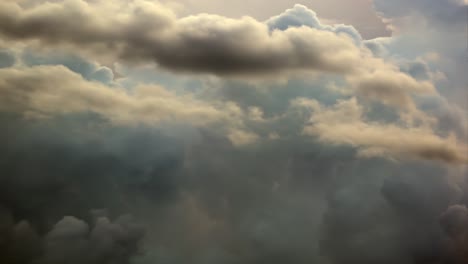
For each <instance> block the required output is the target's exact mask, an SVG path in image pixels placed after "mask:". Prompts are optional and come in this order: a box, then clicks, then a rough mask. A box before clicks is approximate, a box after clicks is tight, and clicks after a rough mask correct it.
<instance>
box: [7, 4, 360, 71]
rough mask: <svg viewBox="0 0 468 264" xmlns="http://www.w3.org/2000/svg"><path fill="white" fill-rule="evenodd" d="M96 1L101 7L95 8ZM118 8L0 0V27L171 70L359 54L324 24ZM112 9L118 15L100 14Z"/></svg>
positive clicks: (330, 61) (242, 67)
mask: <svg viewBox="0 0 468 264" xmlns="http://www.w3.org/2000/svg"><path fill="white" fill-rule="evenodd" d="M103 8H106V11H105V12H100V11H99V10H101V9H103ZM122 8H125V9H126V12H124V13H122V12H121V10H122V9H121V7H120V6H119V5H116V4H114V3H113V2H112V3H109V4H103V3H96V4H92V3H87V2H84V1H81V0H69V1H64V2H60V3H50V4H47V5H39V6H37V7H35V8H23V7H21V6H20V5H18V4H16V3H11V2H10V3H2V8H1V9H2V12H1V14H0V21H1V25H2V26H1V27H0V33H1V34H2V35H3V36H4V37H5V38H9V39H13V40H23V41H25V40H31V41H33V40H38V41H39V42H40V43H42V44H43V45H49V46H50V45H55V46H57V45H58V46H63V45H70V44H71V45H75V46H79V47H80V48H85V47H86V49H87V50H91V51H94V53H95V54H99V53H102V54H104V55H109V54H115V55H116V56H117V57H120V58H125V59H129V60H148V59H152V60H154V62H157V63H158V64H160V65H161V66H164V67H167V68H170V69H174V70H182V71H192V72H211V73H217V74H224V75H229V74H252V73H272V72H273V73H274V72H282V71H289V70H306V69H309V70H318V71H328V72H346V71H348V70H349V69H350V66H351V65H352V64H356V63H357V62H358V57H359V51H358V49H357V48H356V47H354V45H353V43H352V42H351V41H349V40H347V39H346V38H343V37H339V36H337V35H336V34H334V33H331V32H327V31H323V30H317V29H312V28H309V27H303V28H291V29H287V30H285V31H273V32H270V31H269V30H268V27H267V26H266V25H265V24H264V23H261V22H258V21H256V20H254V19H253V18H249V17H243V18H241V19H229V18H225V17H221V16H216V15H206V14H200V15H197V16H188V17H184V18H180V19H177V18H176V17H175V15H174V14H173V13H172V12H171V11H170V10H168V9H167V8H165V7H162V6H161V5H157V4H152V3H150V2H146V1H135V2H134V1H131V2H129V3H128V4H126V5H124V6H122ZM111 10H114V11H113V12H120V13H121V15H120V16H113V15H106V16H103V14H104V13H108V14H110V13H112V12H110V11H111ZM71 21H83V22H82V23H78V24H77V23H73V22H71ZM181 51H183V52H181Z"/></svg>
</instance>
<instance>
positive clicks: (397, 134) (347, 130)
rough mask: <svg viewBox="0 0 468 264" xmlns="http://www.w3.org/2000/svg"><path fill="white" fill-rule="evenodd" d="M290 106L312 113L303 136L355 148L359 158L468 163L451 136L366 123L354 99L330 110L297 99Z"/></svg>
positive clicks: (420, 128) (429, 130)
mask: <svg viewBox="0 0 468 264" xmlns="http://www.w3.org/2000/svg"><path fill="white" fill-rule="evenodd" d="M293 104H295V105H300V106H305V107H307V108H310V109H311V110H312V112H313V113H312V114H311V117H310V123H309V124H308V125H306V127H305V128H304V133H305V134H307V135H311V136H316V137H318V139H319V141H322V142H324V143H330V144H338V145H350V146H353V147H356V148H357V149H358V150H359V155H361V156H366V157H372V156H389V157H390V158H392V159H395V160H401V159H405V158H416V159H427V160H438V161H443V162H447V163H455V164H457V163H458V164H466V163H467V162H468V157H466V154H465V152H464V147H463V145H458V143H457V140H456V138H455V137H454V136H453V137H447V138H444V137H440V136H438V135H437V134H435V133H434V131H432V130H431V129H430V128H428V127H424V126H422V127H403V126H398V125H396V124H381V123H372V122H368V121H366V119H365V117H364V109H363V107H362V106H361V105H359V104H358V103H357V100H356V99H355V98H352V99H350V100H347V101H340V102H338V103H337V104H336V105H334V106H332V107H329V108H326V107H325V108H324V107H322V106H321V105H320V104H319V103H318V102H316V101H310V100H306V99H298V100H296V101H294V102H293ZM460 144H462V143H460Z"/></svg>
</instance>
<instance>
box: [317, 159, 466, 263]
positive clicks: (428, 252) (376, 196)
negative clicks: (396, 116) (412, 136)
mask: <svg viewBox="0 0 468 264" xmlns="http://www.w3.org/2000/svg"><path fill="white" fill-rule="evenodd" d="M371 163H374V164H369V163H367V164H364V163H362V162H361V164H359V165H358V166H359V167H362V168H366V169H367V170H368V171H370V172H372V171H373V172H374V174H372V173H367V174H363V175H354V177H353V178H352V180H349V181H350V182H349V183H348V184H343V182H344V181H346V180H345V179H341V180H340V181H339V182H341V184H340V185H338V186H337V188H336V190H335V191H334V194H333V195H331V197H330V200H329V208H328V211H327V212H326V213H325V218H324V227H323V230H324V233H323V234H324V236H323V237H322V240H321V241H322V243H321V250H322V252H324V254H326V255H328V256H329V257H330V258H331V259H332V260H333V261H332V263H334V264H345V263H346V264H349V263H361V264H363V263H365V264H367V263H369V264H373V263H388V264H394V263H400V264H428V263H431V264H433V263H434V264H435V263H444V264H449V263H465V262H457V261H455V260H456V258H458V254H460V253H462V252H463V251H465V252H466V248H465V249H462V247H459V248H457V249H456V250H449V247H448V246H449V244H448V243H447V240H446V235H444V231H443V230H444V229H446V228H447V227H444V226H450V225H451V226H452V227H450V228H452V229H451V232H453V233H457V232H458V231H460V225H461V226H462V227H461V229H463V228H464V227H463V226H464V225H465V223H464V222H463V221H464V220H463V219H462V220H461V221H460V220H457V219H454V220H452V219H450V218H452V216H449V215H448V213H445V215H443V214H444V212H445V211H446V210H447V208H448V207H449V206H450V205H452V204H456V203H457V202H459V201H460V196H461V195H462V193H461V192H460V190H459V189H458V187H457V186H456V185H453V182H451V180H450V178H449V177H447V176H446V172H445V171H444V170H442V169H440V168H436V167H432V166H427V165H417V164H416V165H415V164H412V165H401V166H389V165H388V164H381V163H379V162H378V161H377V162H375V161H374V162H371ZM358 171H360V170H359V169H357V170H356V172H358ZM449 210H450V209H449ZM451 211H452V210H451ZM462 215H463V213H462ZM441 216H442V219H441V218H440V217H441ZM453 218H455V217H453ZM440 221H441V222H440ZM450 221H452V223H453V224H452V223H450ZM441 223H442V225H441ZM455 230H457V231H455ZM457 234H459V233H457Z"/></svg>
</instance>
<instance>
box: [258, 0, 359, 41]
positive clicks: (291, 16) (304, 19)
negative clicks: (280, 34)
mask: <svg viewBox="0 0 468 264" xmlns="http://www.w3.org/2000/svg"><path fill="white" fill-rule="evenodd" d="M265 23H266V24H267V25H268V27H269V28H270V30H275V29H279V30H283V31H284V30H287V29H288V28H289V27H301V26H307V27H311V28H316V29H320V30H324V31H330V32H334V33H335V34H337V35H339V34H345V35H347V36H348V37H350V38H352V39H353V40H354V42H355V43H356V44H358V45H359V44H360V43H361V41H362V37H361V35H360V34H359V32H358V31H357V30H356V29H355V28H354V27H353V26H349V25H343V24H341V25H324V24H322V23H321V22H320V20H319V18H318V17H317V14H316V13H315V12H314V11H312V10H310V9H308V8H307V7H306V6H304V5H300V4H296V5H294V7H293V8H291V9H287V10H286V11H284V12H283V13H281V14H280V15H277V16H274V17H271V18H270V19H268V20H267V21H266V22H265Z"/></svg>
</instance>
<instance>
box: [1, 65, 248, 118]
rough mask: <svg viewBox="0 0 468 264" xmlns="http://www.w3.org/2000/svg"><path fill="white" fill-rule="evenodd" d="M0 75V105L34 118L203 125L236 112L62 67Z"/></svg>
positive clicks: (8, 70)
mask: <svg viewBox="0 0 468 264" xmlns="http://www.w3.org/2000/svg"><path fill="white" fill-rule="evenodd" d="M0 80H1V81H0V94H1V98H2V99H0V101H1V105H2V106H1V109H2V110H3V111H7V112H9V111H10V112H19V113H23V114H25V115H29V116H32V117H34V116H36V117H41V116H42V117H47V116H50V115H61V114H70V113H80V112H81V113H82V112H94V113H97V114H99V115H101V116H102V117H104V118H106V119H108V120H110V121H112V122H115V123H116V124H132V123H133V124H139V123H140V124H157V123H159V122H162V121H176V122H188V123H192V124H195V125H203V124H208V123H213V122H225V121H227V122H231V121H230V119H231V118H236V117H235V116H236V115H237V114H239V113H237V112H236V111H237V109H236V108H235V107H234V108H232V107H231V108H228V107H221V108H223V109H218V108H217V107H215V106H213V105H210V104H207V103H204V102H201V101H198V100H196V99H194V98H192V97H191V96H190V95H180V96H179V95H176V94H173V93H171V92H170V91H167V90H165V89H164V88H162V87H158V86H141V87H138V88H136V89H135V90H133V91H132V92H128V91H125V90H123V89H120V88H117V87H114V88H111V87H108V86H105V85H103V84H100V83H98V82H90V81H86V80H84V79H83V78H82V77H81V76H80V75H78V74H76V73H74V72H72V71H70V70H68V69H67V68H65V67H63V66H36V67H31V68H29V67H27V68H6V69H0ZM233 111H234V112H233ZM233 122H234V121H233Z"/></svg>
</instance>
